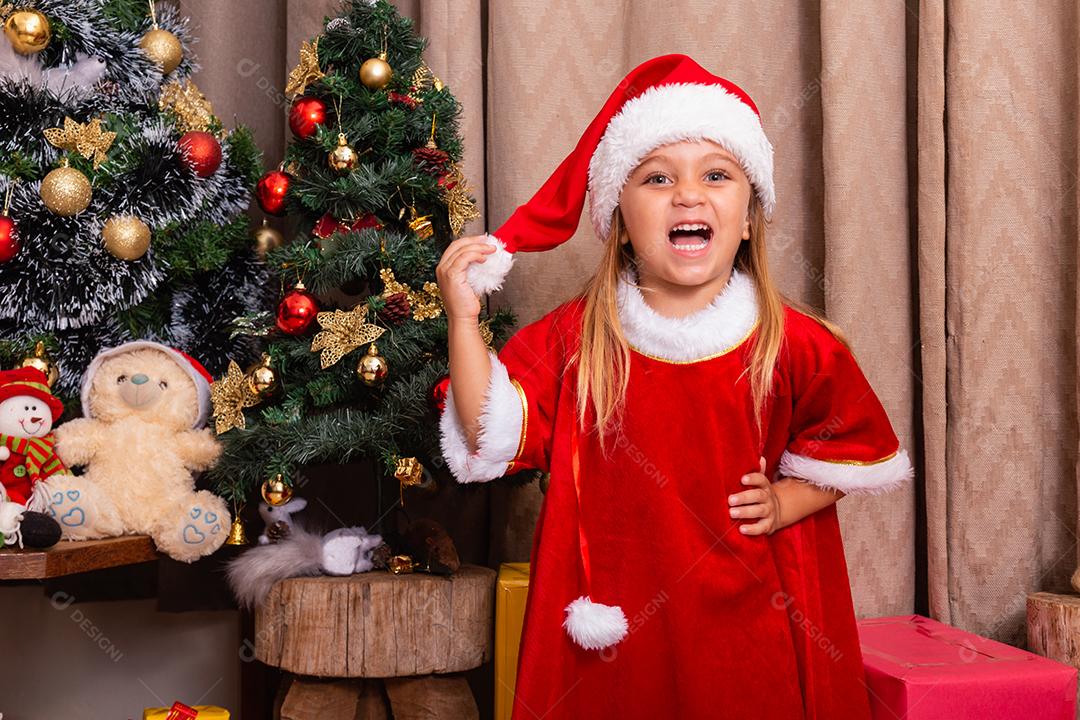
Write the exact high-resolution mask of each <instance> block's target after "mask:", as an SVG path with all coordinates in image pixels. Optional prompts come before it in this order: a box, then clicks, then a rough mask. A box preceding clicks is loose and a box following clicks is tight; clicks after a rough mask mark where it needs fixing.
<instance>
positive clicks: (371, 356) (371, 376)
mask: <svg viewBox="0 0 1080 720" xmlns="http://www.w3.org/2000/svg"><path fill="white" fill-rule="evenodd" d="M356 374H357V375H359V376H360V379H361V380H363V381H364V384H365V385H367V386H368V387H377V386H379V385H382V384H383V382H385V381H386V376H387V375H389V374H390V366H389V365H388V364H387V363H386V358H384V357H383V356H382V355H380V354H379V348H377V347H375V343H371V345H369V346H368V351H367V353H365V354H364V356H363V357H361V358H360V362H358V363H357V364H356Z"/></svg>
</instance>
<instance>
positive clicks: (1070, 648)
mask: <svg viewBox="0 0 1080 720" xmlns="http://www.w3.org/2000/svg"><path fill="white" fill-rule="evenodd" d="M1027 644H1028V650H1030V651H1031V652H1033V653H1035V654H1036V655H1042V656H1043V657H1048V658H1050V659H1051V660H1057V661H1058V662H1063V663H1065V664H1066V665H1072V666H1073V667H1075V668H1080V596H1076V595H1057V594H1055V593H1048V592H1036V593H1030V594H1029V595H1028V596H1027Z"/></svg>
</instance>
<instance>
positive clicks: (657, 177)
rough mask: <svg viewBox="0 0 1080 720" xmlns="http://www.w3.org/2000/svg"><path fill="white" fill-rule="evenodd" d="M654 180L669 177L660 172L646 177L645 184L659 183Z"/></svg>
mask: <svg viewBox="0 0 1080 720" xmlns="http://www.w3.org/2000/svg"><path fill="white" fill-rule="evenodd" d="M653 180H667V177H665V176H663V175H659V174H658V175H650V176H649V177H647V178H645V184H646V185H649V184H652V185H657V184H659V183H654V182H653Z"/></svg>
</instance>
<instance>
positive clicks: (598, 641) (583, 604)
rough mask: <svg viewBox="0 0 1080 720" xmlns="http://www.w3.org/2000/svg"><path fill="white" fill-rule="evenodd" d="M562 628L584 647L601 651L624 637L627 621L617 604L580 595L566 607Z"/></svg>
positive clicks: (627, 626) (627, 625)
mask: <svg viewBox="0 0 1080 720" xmlns="http://www.w3.org/2000/svg"><path fill="white" fill-rule="evenodd" d="M563 628H565V630H566V633H567V634H568V635H569V636H570V638H571V639H572V640H573V641H574V642H576V643H577V644H578V645H580V646H581V647H583V648H585V649H586V650H603V649H604V648H607V647H611V646H612V645H614V644H615V643H618V642H621V641H622V639H623V638H625V637H626V633H627V630H628V629H629V624H628V623H627V622H626V614H625V613H623V611H622V608H621V607H619V606H618V605H602V604H600V603H597V602H593V601H592V598H590V597H588V596H586V595H582V596H581V597H579V598H578V599H577V600H575V601H573V602H572V603H570V604H569V605H567V606H566V620H565V621H564V622H563Z"/></svg>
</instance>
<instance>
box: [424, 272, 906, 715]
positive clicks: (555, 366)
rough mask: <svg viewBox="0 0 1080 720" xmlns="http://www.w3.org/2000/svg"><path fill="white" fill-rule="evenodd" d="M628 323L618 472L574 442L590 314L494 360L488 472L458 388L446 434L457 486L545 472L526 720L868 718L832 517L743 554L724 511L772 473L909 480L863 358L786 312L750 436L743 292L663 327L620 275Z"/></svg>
mask: <svg viewBox="0 0 1080 720" xmlns="http://www.w3.org/2000/svg"><path fill="white" fill-rule="evenodd" d="M618 306H619V316H620V321H621V324H622V329H623V332H624V334H625V336H626V338H627V340H628V341H629V343H630V345H631V348H632V357H631V363H630V379H629V387H628V390H627V394H626V402H625V409H624V415H623V426H622V432H621V434H620V435H619V436H618V437H617V439H615V441H614V442H613V443H612V447H611V449H610V450H609V453H608V455H607V456H605V455H604V454H603V453H602V452H601V449H600V446H599V442H598V440H597V438H596V435H595V433H588V434H581V433H579V432H578V429H577V424H576V423H577V421H576V416H575V412H576V373H575V366H574V365H573V364H572V360H571V356H572V354H573V352H574V350H575V349H576V343H577V342H578V339H579V337H580V327H581V314H582V308H583V301H582V300H581V299H580V298H579V299H575V300H572V301H570V302H568V303H566V304H564V305H562V306H560V307H559V308H557V309H556V310H554V311H552V312H551V313H549V314H548V315H547V316H545V317H543V318H542V319H540V320H539V321H537V322H535V323H533V324H531V325H528V326H526V327H524V328H522V329H521V330H520V331H518V332H517V333H516V334H515V335H514V336H513V337H512V338H511V339H510V340H509V341H508V342H507V343H506V345H505V346H504V347H503V349H502V350H501V352H499V353H498V355H497V356H496V355H494V354H493V355H492V372H491V378H490V382H489V387H488V392H487V397H486V399H485V403H484V407H483V412H482V415H481V419H480V423H481V431H480V437H479V442H478V449H477V450H476V452H475V453H470V452H469V450H468V447H467V446H466V444H465V440H464V436H463V434H462V429H461V427H460V425H459V421H458V418H457V414H456V409H455V404H454V399H453V388H451V390H450V393H449V396H448V401H447V404H446V408H445V410H444V413H443V416H442V422H441V432H442V444H443V450H444V455H445V456H446V458H447V460H448V462H449V464H450V468H451V470H452V471H453V472H454V474H455V475H456V477H457V479H458V480H459V481H462V482H476V481H486V480H491V479H494V478H497V477H500V476H502V475H504V474H506V473H509V472H516V471H518V470H522V469H526V468H538V469H541V470H545V471H550V473H551V481H550V485H549V487H548V490H547V493H546V495H545V497H544V501H543V506H542V508H541V512H540V516H539V520H538V523H537V526H536V532H535V537H534V543H533V548H532V557H531V560H532V568H531V578H532V579H531V582H530V588H529V596H528V601H527V605H526V610H525V624H524V631H523V636H522V640H521V649H520V655H519V667H518V674H517V686H516V690H515V693H516V697H515V703H514V712H513V718H514V720H535V718H545V719H546V720H557V719H559V718H567V719H569V718H575V719H576V718H619V719H620V720H634V719H636V718H642V719H645V718H649V719H650V720H652V719H655V718H681V719H695V718H736V717H745V718H766V719H771V718H775V719H777V720H797V719H802V718H804V719H806V720H840V719H842V720H859V719H860V718H869V717H870V711H869V706H868V699H867V690H866V687H865V684H864V680H863V665H862V658H861V655H860V651H859V643H858V636H857V632H856V625H855V616H854V612H853V608H852V600H851V592H850V587H849V582H848V575H847V567H846V564H845V560H844V551H843V544H842V542H841V537H840V530H839V526H838V524H837V516H836V508H835V506H830V507H828V508H826V509H824V510H821V511H819V512H817V513H815V514H813V515H811V516H809V517H807V518H805V519H803V520H801V521H799V522H797V523H795V524H793V525H791V526H789V527H786V528H784V529H782V530H778V531H776V532H775V533H773V534H772V535H769V536H763V535H762V536H747V535H744V534H742V533H741V532H740V531H739V529H738V525H740V524H743V522H744V521H743V522H740V521H738V520H733V519H732V518H731V517H730V515H729V504H728V500H727V498H728V496H729V495H731V494H733V493H736V492H740V491H742V490H745V489H746V486H745V485H742V484H741V482H740V478H741V477H742V476H743V475H745V474H747V473H750V472H756V471H757V470H758V458H759V457H761V456H763V457H765V458H766V461H767V468H766V475H767V476H768V477H773V478H774V479H778V478H779V477H787V476H794V477H798V478H802V479H805V480H806V481H808V482H811V483H814V484H817V485H820V486H822V487H829V488H836V489H840V490H843V491H844V492H845V493H849V494H850V493H865V492H869V493H878V492H884V491H887V490H890V489H892V488H894V487H896V486H898V485H899V484H901V483H903V482H905V481H907V480H908V479H910V477H911V475H912V468H911V463H910V461H909V459H908V456H907V453H906V452H905V451H904V450H902V449H901V448H899V445H898V441H897V438H896V435H895V433H894V432H893V429H892V427H891V425H890V422H889V419H888V417H887V416H886V413H885V411H884V409H883V408H882V406H881V403H880V402H879V400H878V398H877V397H876V395H875V394H874V392H873V390H872V389H871V387H870V385H869V384H868V383H867V380H866V378H865V377H864V375H863V373H862V372H861V371H860V369H859V366H858V365H857V364H856V361H855V359H854V358H853V357H852V354H851V353H850V352H849V351H848V349H847V348H846V347H845V346H844V345H842V344H841V343H840V342H839V341H837V340H836V339H835V338H834V337H833V335H832V334H831V333H830V332H829V331H828V330H826V329H825V328H824V327H822V326H821V325H820V324H819V323H817V322H816V321H815V320H813V319H812V318H810V317H808V316H806V315H804V314H802V313H799V312H797V311H795V310H793V309H791V308H785V341H784V344H783V347H782V351H781V353H780V356H779V358H778V361H777V364H776V370H775V373H774V388H773V395H772V396H771V398H770V400H769V403H768V406H767V409H766V412H765V414H764V418H765V421H764V425H763V431H762V432H761V433H760V434H759V433H758V431H757V430H756V428H755V424H754V422H753V402H752V399H751V393H750V384H749V378H748V376H747V375H746V374H745V371H746V368H747V366H748V362H749V358H750V352H751V350H752V349H753V344H754V342H755V330H756V328H757V319H758V314H757V302H756V297H755V289H754V283H753V281H752V279H751V278H750V277H749V276H748V275H747V274H746V273H743V272H739V271H733V273H732V276H731V279H730V281H729V283H728V285H727V286H726V288H725V289H724V291H723V292H721V293H720V294H719V295H718V296H717V297H716V298H715V299H714V301H713V302H712V303H711V304H710V305H709V306H708V307H706V308H704V309H703V310H701V311H699V312H697V313H694V314H693V315H690V316H688V317H684V318H678V319H674V318H665V317H662V316H660V315H658V314H657V313H655V312H654V311H653V310H652V309H651V308H650V307H649V306H648V305H647V304H646V302H645V300H644V298H643V297H642V294H641V290H640V289H639V288H637V287H636V286H635V285H634V284H633V282H632V278H631V276H630V275H629V274H624V275H623V278H622V281H621V282H620V285H619V289H618ZM590 421H591V418H590ZM575 615H576V617H574V616H575ZM612 625H614V626H615V627H612ZM612 632H614V633H615V637H617V638H618V642H614V643H612V640H611V633H612ZM572 635H573V637H572ZM604 638H607V639H604ZM589 648H593V649H589ZM597 648H599V649H597Z"/></svg>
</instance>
